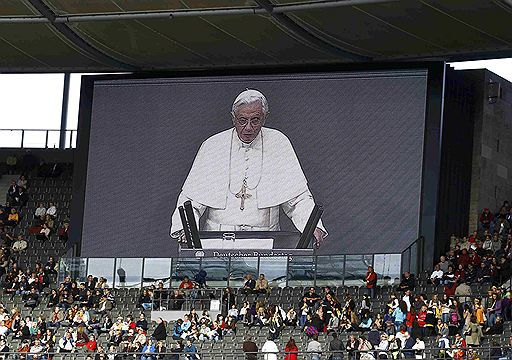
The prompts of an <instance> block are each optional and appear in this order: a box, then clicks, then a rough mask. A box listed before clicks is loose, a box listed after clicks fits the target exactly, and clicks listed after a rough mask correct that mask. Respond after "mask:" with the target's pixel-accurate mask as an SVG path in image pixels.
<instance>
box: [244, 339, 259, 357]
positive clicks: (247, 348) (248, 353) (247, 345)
mask: <svg viewBox="0 0 512 360" xmlns="http://www.w3.org/2000/svg"><path fill="white" fill-rule="evenodd" d="M242 350H243V351H244V353H245V360H257V359H258V346H257V345H256V343H255V342H254V341H252V339H251V337H250V336H247V337H246V338H245V341H244V343H243V345H242Z"/></svg>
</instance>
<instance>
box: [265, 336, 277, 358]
mask: <svg viewBox="0 0 512 360" xmlns="http://www.w3.org/2000/svg"><path fill="white" fill-rule="evenodd" d="M261 352H262V353H264V354H265V355H264V356H263V359H265V360H277V353H278V352H279V349H278V348H277V345H276V343H275V342H274V340H272V337H271V336H269V337H268V338H267V341H265V343H264V344H263V347H262V348H261Z"/></svg>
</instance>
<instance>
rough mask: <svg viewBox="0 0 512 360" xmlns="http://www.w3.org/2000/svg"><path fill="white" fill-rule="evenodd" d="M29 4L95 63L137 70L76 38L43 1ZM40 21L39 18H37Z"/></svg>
mask: <svg viewBox="0 0 512 360" xmlns="http://www.w3.org/2000/svg"><path fill="white" fill-rule="evenodd" d="M29 2H30V4H32V6H33V7H34V8H35V9H36V10H37V11H39V13H40V14H41V15H43V16H44V17H45V18H46V19H47V20H48V22H49V24H50V25H51V26H52V27H53V28H54V29H55V30H56V31H58V32H59V33H60V34H61V35H62V36H64V37H65V38H66V39H67V40H68V41H70V42H71V43H73V44H74V45H75V46H77V47H78V48H79V49H80V50H82V51H83V52H85V53H86V54H87V55H88V56H90V57H91V58H93V59H95V60H96V61H98V62H100V63H102V64H105V65H109V66H112V67H114V68H117V69H125V70H128V71H135V70H137V67H136V66H133V65H130V64H126V63H124V62H122V61H120V60H117V59H115V58H113V57H111V56H110V55H108V54H105V53H103V52H101V51H100V50H98V49H97V48H95V47H94V46H92V45H91V44H89V43H88V42H87V41H85V40H84V39H82V38H81V37H80V36H78V35H77V34H76V33H75V32H74V31H73V30H72V29H71V28H70V27H69V26H68V25H66V24H64V23H60V22H57V21H56V19H57V15H56V14H55V13H54V12H53V11H52V10H51V9H50V8H49V7H48V6H47V5H46V4H45V3H44V1H43V0H29ZM37 19H38V21H40V19H41V18H39V17H38V18H37Z"/></svg>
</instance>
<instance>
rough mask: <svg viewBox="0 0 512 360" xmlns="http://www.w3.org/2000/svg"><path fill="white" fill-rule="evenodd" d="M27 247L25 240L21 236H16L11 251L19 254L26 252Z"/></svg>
mask: <svg viewBox="0 0 512 360" xmlns="http://www.w3.org/2000/svg"><path fill="white" fill-rule="evenodd" d="M27 247H28V243H27V240H25V238H24V237H23V235H18V237H17V238H16V241H15V242H14V243H13V244H12V251H14V252H15V253H20V252H22V251H24V250H26V249H27Z"/></svg>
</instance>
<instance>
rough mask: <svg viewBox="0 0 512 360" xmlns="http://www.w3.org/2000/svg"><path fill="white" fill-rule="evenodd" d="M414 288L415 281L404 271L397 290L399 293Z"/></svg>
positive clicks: (412, 276) (411, 275)
mask: <svg viewBox="0 0 512 360" xmlns="http://www.w3.org/2000/svg"><path fill="white" fill-rule="evenodd" d="M415 286H416V281H415V279H414V275H413V274H411V273H410V272H408V271H406V272H405V273H404V274H403V275H402V280H401V281H400V284H399V285H398V290H400V291H404V292H405V291H407V290H410V291H413V290H414V287H415Z"/></svg>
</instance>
